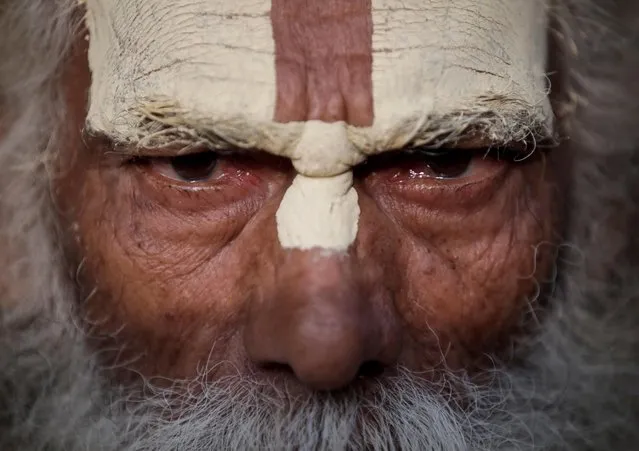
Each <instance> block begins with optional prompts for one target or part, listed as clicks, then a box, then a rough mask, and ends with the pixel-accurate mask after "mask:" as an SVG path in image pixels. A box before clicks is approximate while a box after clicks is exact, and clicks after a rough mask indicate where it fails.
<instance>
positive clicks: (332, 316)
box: [244, 250, 401, 390]
mask: <svg viewBox="0 0 639 451" xmlns="http://www.w3.org/2000/svg"><path fill="white" fill-rule="evenodd" d="M353 266H354V265H352V264H349V262H348V258H347V257H340V256H324V255H322V253H321V251H318V250H312V251H291V252H290V253H288V254H287V256H286V258H285V261H284V262H283V264H282V266H281V267H280V269H279V270H278V272H277V275H276V280H275V285H274V287H273V289H272V290H270V293H269V294H268V295H267V296H265V297H264V298H263V299H261V300H260V301H259V302H255V303H254V304H253V305H252V306H251V310H250V313H249V315H248V321H247V324H246V328H245V335H244V341H245V347H246V350H247V352H248V354H249V357H250V358H251V359H252V360H253V361H254V362H255V363H257V364H258V365H262V366H267V365H270V364H278V366H281V365H286V366H288V367H289V368H290V369H291V370H292V372H293V373H294V374H295V376H296V377H297V379H298V380H299V381H300V382H302V383H303V384H305V385H307V386H308V387H309V388H311V389H313V390H337V389H340V388H343V387H345V386H347V385H348V384H350V383H351V382H352V381H353V380H354V379H356V378H358V377H360V376H367V375H370V374H368V373H370V371H371V369H375V371H379V370H380V369H382V368H383V367H386V366H390V365H392V364H393V363H396V360H397V356H398V354H399V349H400V341H401V339H400V333H399V327H398V325H397V324H398V321H397V318H396V317H395V314H394V309H393V307H392V305H389V304H388V303H386V302H384V300H383V299H381V298H380V297H376V296H374V295H372V294H371V293H370V290H369V287H370V285H368V284H366V283H365V282H364V281H362V280H361V279H360V280H359V281H358V275H357V273H356V271H355V269H354V268H353ZM367 285H368V286H367Z"/></svg>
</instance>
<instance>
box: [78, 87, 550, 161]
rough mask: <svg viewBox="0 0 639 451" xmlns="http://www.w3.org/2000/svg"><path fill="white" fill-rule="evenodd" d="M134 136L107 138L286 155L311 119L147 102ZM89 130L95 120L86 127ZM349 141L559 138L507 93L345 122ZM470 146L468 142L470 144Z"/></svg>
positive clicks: (385, 144) (124, 148) (133, 145)
mask: <svg viewBox="0 0 639 451" xmlns="http://www.w3.org/2000/svg"><path fill="white" fill-rule="evenodd" d="M122 117H123V118H124V119H126V121H127V122H128V123H129V124H130V128H129V129H130V130H133V131H134V133H133V134H132V135H129V136H127V137H126V138H125V137H118V136H117V135H112V134H111V133H109V132H108V131H94V132H97V133H96V134H98V135H99V134H102V135H103V136H104V137H106V138H108V139H109V140H110V141H111V142H112V143H113V144H114V147H115V148H116V151H120V152H122V153H129V154H136V153H138V154H139V153H142V152H144V153H147V154H148V153H153V154H155V155H162V153H164V154H166V155H175V154H176V153H188V152H189V151H191V150H192V149H196V148H198V149H199V148H202V147H206V148H208V149H211V150H215V151H218V152H238V151H246V150H262V151H266V152H268V153H271V154H275V155H280V156H285V157H288V156H289V155H291V149H292V148H293V147H294V146H295V143H296V142H297V140H298V139H299V137H300V136H301V134H302V132H303V129H304V124H305V122H296V123H286V124H282V123H276V122H267V123H254V122H252V121H251V120H250V119H247V118H245V117H242V116H238V117H226V118H219V119H217V120H216V119H214V118H209V117H201V116H199V115H197V114H194V113H193V112H190V111H188V110H185V109H183V108H180V107H178V106H176V103H173V102H169V101H153V100H145V101H143V102H140V103H138V105H137V106H136V107H134V108H132V109H130V110H129V111H127V112H125V113H124V114H123V116H122ZM88 130H89V133H91V129H90V124H89V126H88ZM347 130H348V135H349V139H350V140H351V142H352V143H353V144H354V145H355V147H356V148H358V149H359V150H360V152H362V153H363V154H366V155H374V154H378V153H384V152H387V151H394V150H401V149H403V148H411V147H430V148H438V147H444V146H458V145H460V143H471V145H472V143H473V142H475V143H477V144H476V146H475V147H476V148H481V147H491V146H495V147H496V146H511V145H513V144H514V143H519V144H520V145H522V146H525V147H526V148H528V146H530V145H532V146H533V148H534V147H536V146H537V145H538V144H539V143H542V142H543V143H545V142H548V141H553V140H554V138H555V137H554V131H553V130H552V121H551V120H549V119H548V118H547V117H546V115H544V114H543V113H542V112H541V111H540V108H539V107H535V106H533V105H530V104H528V103H526V102H522V101H521V100H518V99H514V98H510V97H505V96H486V97H482V98H480V99H476V101H475V102H472V103H471V107H469V108H467V109H457V110H454V111H452V112H449V113H447V114H428V115H419V114H416V113H415V114H413V115H412V116H411V117H406V118H405V119H404V120H401V121H398V122H397V123H396V124H394V125H393V126H391V127H389V128H387V129H383V130H382V132H381V133H380V131H379V130H377V131H376V130H375V125H373V127H365V128H360V127H354V126H347ZM469 147H470V145H469Z"/></svg>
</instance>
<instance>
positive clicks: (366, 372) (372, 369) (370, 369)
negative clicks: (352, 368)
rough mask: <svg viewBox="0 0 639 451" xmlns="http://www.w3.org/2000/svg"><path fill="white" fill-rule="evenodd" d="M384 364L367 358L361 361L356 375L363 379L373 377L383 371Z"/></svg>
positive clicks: (378, 375)
mask: <svg viewBox="0 0 639 451" xmlns="http://www.w3.org/2000/svg"><path fill="white" fill-rule="evenodd" d="M384 368H385V366H384V364H383V363H381V362H378V361H377V360H367V361H366V362H364V363H362V364H361V365H360V367H359V371H358V372H357V377H359V378H364V379H374V378H377V377H380V376H381V375H382V374H383V373H384Z"/></svg>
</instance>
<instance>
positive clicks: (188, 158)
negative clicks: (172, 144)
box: [147, 152, 222, 183]
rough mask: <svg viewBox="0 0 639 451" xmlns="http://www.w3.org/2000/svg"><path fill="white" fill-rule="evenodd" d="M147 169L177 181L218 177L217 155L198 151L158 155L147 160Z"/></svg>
mask: <svg viewBox="0 0 639 451" xmlns="http://www.w3.org/2000/svg"><path fill="white" fill-rule="evenodd" d="M147 164H148V165H149V169H151V170H153V171H155V172H157V173H158V174H160V175H163V176H164V177H167V178H169V179H171V180H175V181H178V182H186V183H203V182H204V183H206V182H210V181H212V180H215V179H217V178H219V177H220V176H221V175H222V174H221V173H220V171H218V170H217V169H218V166H219V165H218V155H217V154H216V153H214V152H199V153H193V154H187V155H179V156H175V157H158V158H149V159H148V160H147Z"/></svg>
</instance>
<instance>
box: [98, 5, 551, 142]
mask: <svg viewBox="0 0 639 451" xmlns="http://www.w3.org/2000/svg"><path fill="white" fill-rule="evenodd" d="M87 7H88V19H87V23H88V27H89V31H90V40H91V45H90V55H89V58H90V66H91V70H92V77H93V79H92V87H91V103H90V107H89V113H88V124H89V127H90V128H91V129H93V130H94V131H97V132H102V133H105V134H107V135H109V136H112V137H113V138H115V139H117V140H119V141H125V142H136V141H139V140H140V139H142V138H144V137H145V136H144V135H145V133H147V132H148V129H147V128H144V123H145V121H148V120H149V119H152V120H153V121H159V122H162V121H166V122H167V123H169V125H176V126H182V127H194V128H197V127H203V128H207V127H208V129H209V130H214V131H215V132H216V134H217V135H221V136H223V137H225V138H228V140H230V141H236V142H238V143H239V144H245V145H247V146H249V145H250V146H252V145H255V144H256V142H257V143H258V144H260V146H261V147H262V148H264V149H265V150H267V151H272V152H274V153H279V154H282V153H283V154H286V148H287V146H289V145H290V143H292V142H295V141H297V140H299V135H300V134H301V133H302V130H303V128H304V124H305V123H307V122H310V121H313V122H317V121H319V122H322V123H334V122H342V123H344V124H345V127H346V128H347V129H348V133H350V134H352V135H353V136H355V137H356V138H357V139H355V138H354V139H353V141H354V142H356V145H357V146H361V147H362V148H363V149H364V150H365V151H366V149H368V151H371V152H372V151H381V150H384V148H386V147H396V146H397V145H402V144H403V143H405V142H406V141H408V140H410V139H412V138H415V135H416V134H417V135H419V133H424V135H425V136H430V135H428V133H435V134H437V133H438V130H437V128H438V127H439V128H442V127H443V128H445V127H446V126H449V125H450V124H451V123H450V120H452V119H451V118H455V120H457V121H462V122H463V121H472V120H476V119H478V118H479V119H481V118H485V117H492V118H495V120H494V124H493V125H494V130H492V132H494V134H495V136H494V137H495V138H498V139H499V138H504V139H508V138H512V137H518V136H519V134H521V132H522V130H526V129H527V130H530V127H531V126H533V125H534V126H539V127H541V128H544V127H550V122H551V112H550V106H549V102H548V99H547V95H546V94H547V93H546V91H547V87H546V82H545V76H544V73H545V69H546V67H545V65H546V26H547V23H546V16H547V9H546V5H545V2H544V1H543V0H483V1H476V0H401V1H399V0H322V1H308V0H234V1H228V0H154V1H148V0H88V1H87ZM447 120H448V121H449V122H447ZM171 121H175V123H172V122H171ZM502 135H503V136H502ZM260 140H261V141H260ZM258 141H259V142H258Z"/></svg>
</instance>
